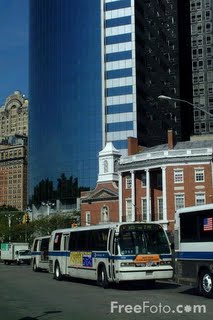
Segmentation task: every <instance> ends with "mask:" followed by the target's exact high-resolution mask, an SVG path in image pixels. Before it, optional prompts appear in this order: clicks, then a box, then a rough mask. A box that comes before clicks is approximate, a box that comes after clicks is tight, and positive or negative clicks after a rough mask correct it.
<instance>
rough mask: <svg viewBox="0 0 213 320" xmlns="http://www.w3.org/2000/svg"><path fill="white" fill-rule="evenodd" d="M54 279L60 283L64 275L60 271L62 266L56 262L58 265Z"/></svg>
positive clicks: (56, 265)
mask: <svg viewBox="0 0 213 320" xmlns="http://www.w3.org/2000/svg"><path fill="white" fill-rule="evenodd" d="M54 279H56V280H58V281H61V280H62V274H61V270H60V266H59V263H58V262H56V264H55V269H54Z"/></svg>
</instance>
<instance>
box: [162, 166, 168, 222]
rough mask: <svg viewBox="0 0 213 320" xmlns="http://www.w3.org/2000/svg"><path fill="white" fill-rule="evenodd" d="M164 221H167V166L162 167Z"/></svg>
mask: <svg viewBox="0 0 213 320" xmlns="http://www.w3.org/2000/svg"><path fill="white" fill-rule="evenodd" d="M161 169H162V194H163V221H164V222H166V221H167V198H166V167H162V168H161Z"/></svg>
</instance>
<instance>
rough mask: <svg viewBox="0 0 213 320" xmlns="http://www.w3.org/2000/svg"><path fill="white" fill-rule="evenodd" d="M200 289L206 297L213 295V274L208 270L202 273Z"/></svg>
mask: <svg viewBox="0 0 213 320" xmlns="http://www.w3.org/2000/svg"><path fill="white" fill-rule="evenodd" d="M199 291H200V293H201V294H202V295H203V296H204V297H206V298H212V297H213V275H212V273H211V272H210V271H208V270H202V271H201V273H200V276H199Z"/></svg>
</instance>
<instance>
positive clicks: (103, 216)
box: [101, 205, 109, 222]
mask: <svg viewBox="0 0 213 320" xmlns="http://www.w3.org/2000/svg"><path fill="white" fill-rule="evenodd" d="M108 221H109V208H108V207H107V206H105V205H104V206H103V207H102V208H101V222H108Z"/></svg>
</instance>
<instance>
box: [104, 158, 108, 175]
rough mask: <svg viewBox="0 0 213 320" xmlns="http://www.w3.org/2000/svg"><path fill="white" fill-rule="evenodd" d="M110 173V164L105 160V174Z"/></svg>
mask: <svg viewBox="0 0 213 320" xmlns="http://www.w3.org/2000/svg"><path fill="white" fill-rule="evenodd" d="M108 171H109V164H108V161H107V160H104V173H107V172H108Z"/></svg>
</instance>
